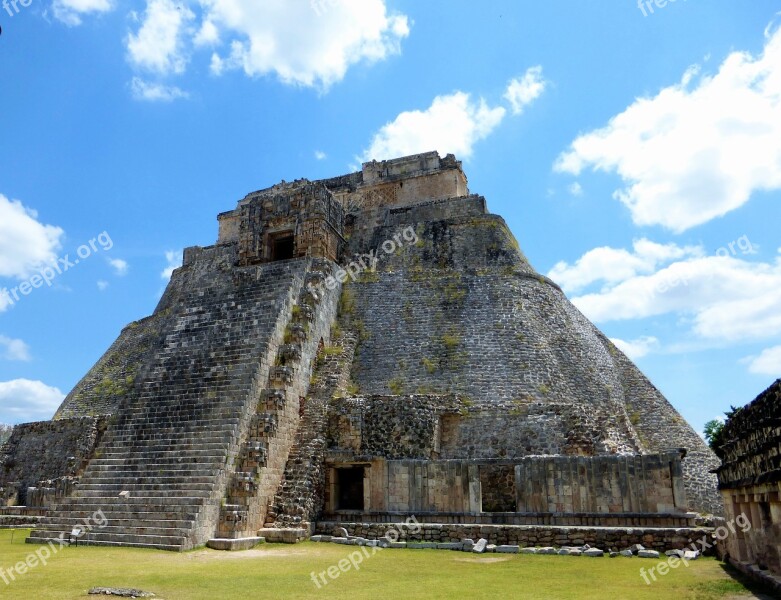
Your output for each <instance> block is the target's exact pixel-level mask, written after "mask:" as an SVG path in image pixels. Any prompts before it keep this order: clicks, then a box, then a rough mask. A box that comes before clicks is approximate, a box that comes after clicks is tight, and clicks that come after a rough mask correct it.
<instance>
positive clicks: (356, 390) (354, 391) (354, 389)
mask: <svg viewBox="0 0 781 600" xmlns="http://www.w3.org/2000/svg"><path fill="white" fill-rule="evenodd" d="M344 391H345V392H347V394H348V395H350V396H357V395H358V394H360V393H361V388H360V387H358V384H357V383H353V382H352V381H351V382H350V383H348V384H347V387H346V388H345V390H344Z"/></svg>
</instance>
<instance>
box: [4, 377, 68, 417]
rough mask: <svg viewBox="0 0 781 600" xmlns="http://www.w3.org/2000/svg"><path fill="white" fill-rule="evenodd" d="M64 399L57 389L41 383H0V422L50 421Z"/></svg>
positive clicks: (15, 380)
mask: <svg viewBox="0 0 781 600" xmlns="http://www.w3.org/2000/svg"><path fill="white" fill-rule="evenodd" d="M64 398H65V394H63V393H62V392H61V391H60V390H59V389H57V388H55V387H51V386H48V385H46V384H45V383H43V382H41V381H31V380H29V379H14V380H13V381H0V421H2V422H4V423H23V422H27V421H42V420H46V419H50V418H51V417H52V415H53V414H54V411H56V410H57V407H58V406H59V405H60V403H61V402H62V400H63V399H64Z"/></svg>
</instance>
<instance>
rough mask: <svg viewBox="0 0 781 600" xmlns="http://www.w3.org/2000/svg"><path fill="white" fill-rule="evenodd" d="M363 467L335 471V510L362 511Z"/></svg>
mask: <svg viewBox="0 0 781 600" xmlns="http://www.w3.org/2000/svg"><path fill="white" fill-rule="evenodd" d="M363 472H364V469H363V467H350V468H347V469H336V489H337V493H336V509H337V510H363Z"/></svg>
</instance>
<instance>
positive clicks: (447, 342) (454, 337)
mask: <svg viewBox="0 0 781 600" xmlns="http://www.w3.org/2000/svg"><path fill="white" fill-rule="evenodd" d="M460 343H461V336H460V335H458V334H457V333H446V334H444V335H443V336H442V344H443V345H444V346H445V348H446V349H447V350H448V352H450V351H452V350H455V349H456V348H458V345H459V344H460Z"/></svg>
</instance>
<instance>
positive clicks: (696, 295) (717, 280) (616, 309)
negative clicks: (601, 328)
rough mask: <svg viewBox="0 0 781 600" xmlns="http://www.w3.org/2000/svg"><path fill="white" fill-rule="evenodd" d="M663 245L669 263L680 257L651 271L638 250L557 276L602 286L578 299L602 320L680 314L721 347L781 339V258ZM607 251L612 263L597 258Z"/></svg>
mask: <svg viewBox="0 0 781 600" xmlns="http://www.w3.org/2000/svg"><path fill="white" fill-rule="evenodd" d="M657 246H658V245H657ZM661 248H664V250H663V252H664V253H666V256H665V261H666V260H668V259H669V257H670V256H672V255H678V256H677V258H680V260H676V262H673V263H671V264H668V265H666V266H664V267H661V268H657V269H655V270H654V271H653V272H652V273H648V272H647V271H648V269H649V268H650V265H651V264H654V263H653V261H652V260H651V261H650V262H645V263H643V262H642V260H641V261H640V262H637V259H638V258H640V257H642V256H646V255H645V253H643V252H639V251H638V250H637V248H636V249H635V252H634V253H628V252H625V251H622V250H616V249H613V248H599V249H597V250H593V251H591V252H589V253H586V255H584V256H583V257H582V258H581V259H579V260H578V261H577V262H576V263H575V265H573V266H571V267H570V266H569V265H566V264H559V265H557V266H556V267H555V268H554V270H553V271H551V272H550V273H549V275H550V276H551V278H552V279H554V280H556V279H557V278H558V279H559V280H560V281H562V285H564V286H565V287H568V288H569V289H570V290H579V289H582V288H583V287H585V286H587V285H589V284H592V283H597V282H601V284H602V288H601V289H600V290H599V291H592V292H590V293H585V294H582V295H580V296H576V297H574V298H573V300H572V301H573V303H574V304H575V305H576V306H578V308H580V309H581V310H582V311H583V312H584V313H585V314H586V315H588V316H589V318H591V319H592V320H594V321H597V322H603V323H604V322H608V321H617V320H628V319H643V318H646V317H652V316H658V315H667V314H670V315H677V316H678V317H679V319H680V323H681V324H682V325H684V326H687V327H688V329H689V335H690V336H691V337H692V338H693V339H699V340H703V341H707V342H709V343H716V344H719V343H725V342H736V341H744V340H759V339H766V338H769V337H773V336H778V335H781V256H778V257H776V260H775V261H774V262H772V263H768V262H750V261H747V260H744V259H743V258H742V257H739V256H732V255H730V256H707V257H706V256H704V255H703V252H702V250H701V249H697V248H679V247H675V246H671V245H668V246H661ZM600 253H601V254H602V255H604V256H605V257H606V261H608V262H607V264H604V265H603V264H601V263H600V261H599V260H596V259H595V257H596V256H599V255H600ZM646 258H647V256H646ZM611 260H612V261H613V262H612V263H611V262H610V261H611ZM611 264H612V265H614V266H615V271H614V270H613V267H611V266H610V265H611ZM619 273H620V276H619Z"/></svg>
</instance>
